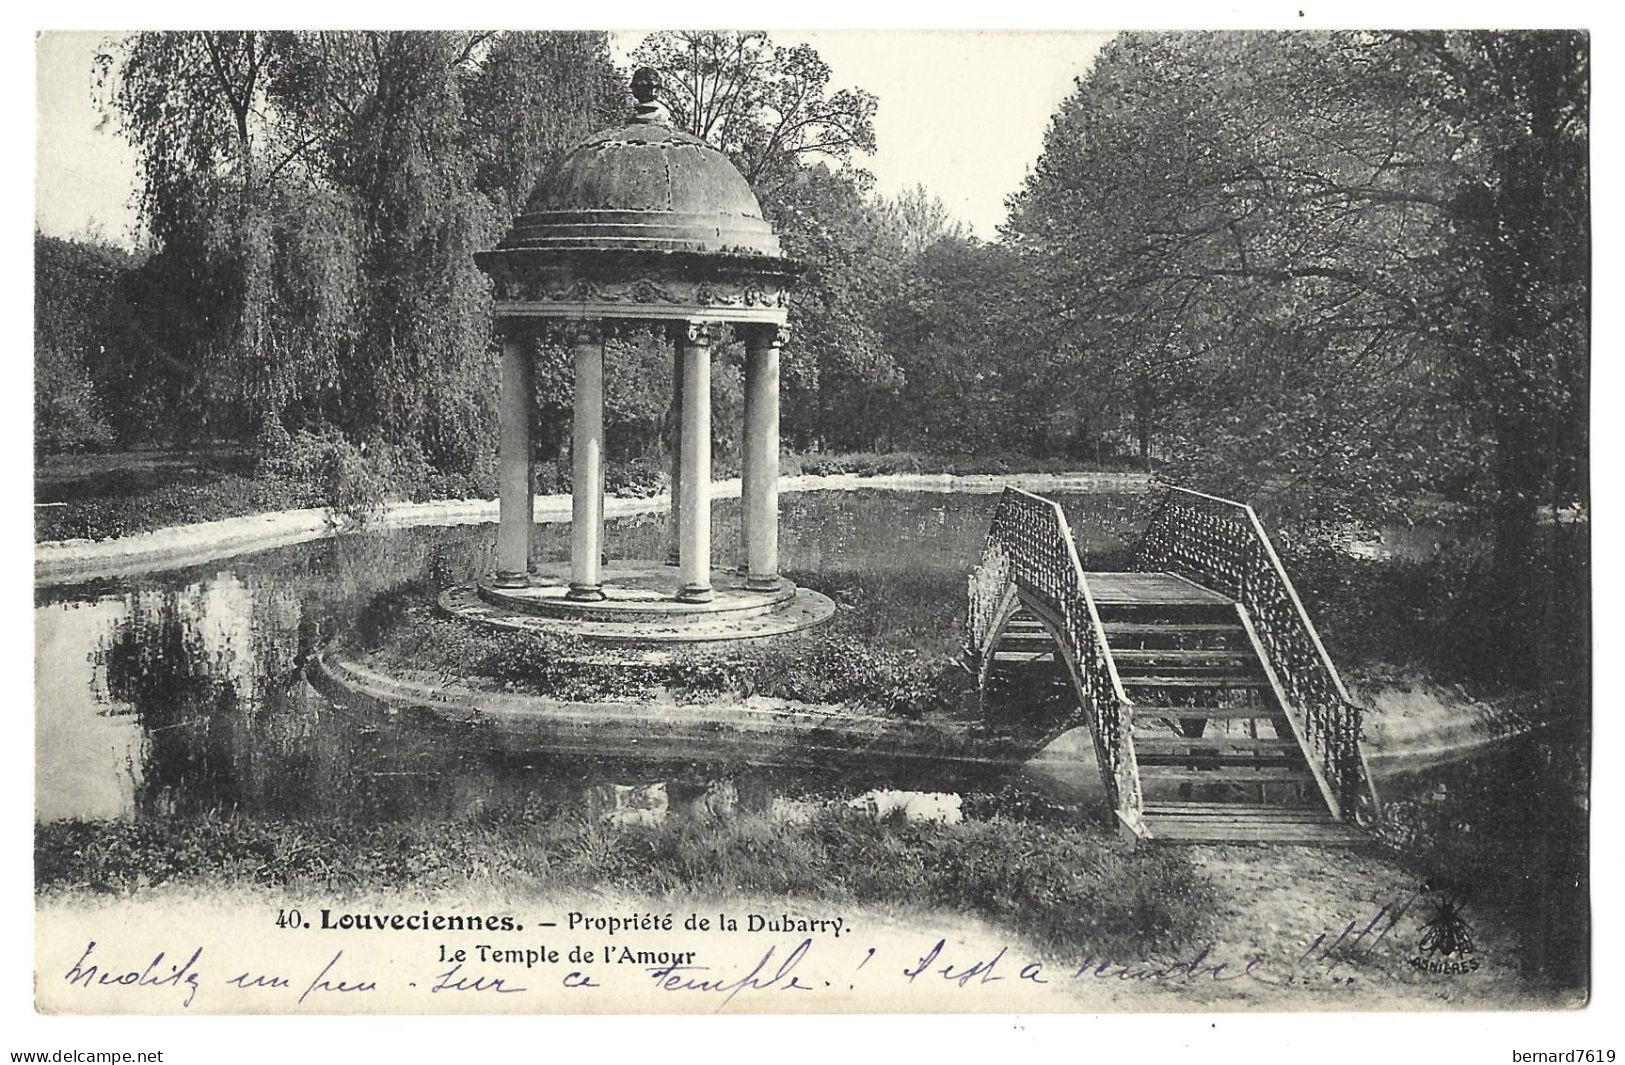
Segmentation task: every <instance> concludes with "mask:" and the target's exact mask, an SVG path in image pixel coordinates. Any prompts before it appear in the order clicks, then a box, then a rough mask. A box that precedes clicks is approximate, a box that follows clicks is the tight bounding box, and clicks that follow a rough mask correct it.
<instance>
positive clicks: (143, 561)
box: [34, 473, 1153, 584]
mask: <svg viewBox="0 0 1625 1065" xmlns="http://www.w3.org/2000/svg"><path fill="white" fill-rule="evenodd" d="M1152 483H1153V478H1152V477H1151V475H1148V474H1144V473H1010V474H948V473H940V474H917V473H902V474H881V475H877V476H860V475H857V474H826V475H810V474H803V475H799V476H795V477H785V478H783V479H782V480H781V481H780V482H779V491H780V493H781V494H782V493H785V492H830V491H860V490H864V489H878V490H883V491H893V492H944V493H964V494H968V495H989V494H993V493H997V492H999V491H1002V490H1003V488H1004V487H1005V486H1006V485H1014V486H1015V487H1017V488H1025V489H1027V490H1029V491H1046V490H1047V491H1054V492H1067V491H1108V490H1109V491H1119V492H1143V491H1148V490H1150V488H1151V486H1152ZM738 496H739V479H738V478H737V477H735V478H730V479H728V480H725V481H713V482H712V484H711V498H712V499H732V498H737V497H738ZM535 505H536V521H537V523H538V524H548V523H553V522H565V521H569V520H570V497H569V496H568V495H539V496H536V498H535ZM670 508H671V499H670V497H669V496H668V495H666V494H664V493H662V494H660V495H656V496H649V497H645V498H621V497H614V498H611V499H609V500H607V501H606V505H605V508H604V509H605V516H606V517H612V518H613V517H624V516H628V515H634V514H652V513H658V512H661V511H665V510H669V509H670ZM496 518H497V501H496V500H495V499H438V500H432V501H429V502H426V503H392V504H389V506H388V507H387V508H386V509H385V511H384V513H383V515H382V516H381V517H379V518H377V519H375V520H374V521H372V522H371V523H369V524H368V525H367V526H366V527H367V528H370V529H404V528H411V527H414V526H419V525H482V524H488V523H492V522H495V521H496ZM358 528H359V527H358V526H357V525H356V524H355V523H354V522H350V521H346V520H344V519H343V518H341V517H340V516H338V515H336V514H334V513H333V512H331V511H330V510H328V509H326V508H322V507H310V508H305V509H300V510H282V511H272V512H267V513H262V514H250V515H245V516H242V517H236V518H222V519H220V520H217V521H205V522H197V523H195V524H191V525H172V526H168V527H166V528H162V529H154V530H151V531H149V532H141V533H133V534H131V535H129V536H118V537H111V538H109V539H106V540H85V539H76V540H47V541H43V542H40V543H36V544H35V545H34V581H35V583H36V584H59V583H65V582H68V581H74V580H91V579H94V578H98V577H117V576H129V575H132V574H136V573H140V572H143V571H147V570H152V569H160V568H161V569H172V568H178V567H181V566H189V565H198V564H200V563H204V562H211V561H214V560H215V559H220V558H228V557H231V556H233V555H240V554H247V553H249V552H252V551H265V550H269V549H271V548H275V547H287V546H290V545H293V544H299V543H305V542H307V541H310V540H320V539H323V538H325V537H328V536H337V535H342V534H344V533H348V532H354V531H356V530H357V529H358Z"/></svg>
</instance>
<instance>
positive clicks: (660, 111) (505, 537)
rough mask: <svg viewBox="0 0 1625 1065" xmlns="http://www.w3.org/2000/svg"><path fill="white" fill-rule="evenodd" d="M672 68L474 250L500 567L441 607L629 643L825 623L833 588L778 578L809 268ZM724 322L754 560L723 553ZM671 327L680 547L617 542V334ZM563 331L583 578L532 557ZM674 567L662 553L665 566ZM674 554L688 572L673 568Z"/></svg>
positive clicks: (641, 79)
mask: <svg viewBox="0 0 1625 1065" xmlns="http://www.w3.org/2000/svg"><path fill="white" fill-rule="evenodd" d="M659 89H660V85H659V76H658V74H657V73H656V72H655V71H653V70H650V69H649V68H643V69H640V70H639V71H637V73H636V74H635V75H634V76H633V79H632V93H633V96H634V98H635V99H636V101H637V103H636V106H635V107H634V109H633V113H632V115H631V116H630V118H629V120H628V122H627V123H626V124H625V125H622V126H620V127H618V128H615V129H609V130H605V131H603V132H601V133H597V134H595V135H593V136H591V137H589V138H587V139H586V140H585V141H582V142H581V143H580V144H578V145H577V146H576V147H574V148H572V149H571V150H570V151H569V152H567V153H566V154H565V155H564V157H563V158H562V159H561V160H560V161H559V162H558V164H557V165H555V166H554V167H553V168H552V169H551V170H550V171H549V172H548V173H547V174H546V175H545V176H544V177H543V178H542V180H541V181H540V183H539V184H538V185H537V186H536V190H535V191H534V192H533V193H532V194H531V196H530V199H529V201H528V202H527V203H526V205H525V208H524V210H523V211H522V212H521V213H520V215H519V216H518V218H517V219H515V221H514V223H513V226H512V228H511V229H510V230H509V232H508V234H507V236H506V237H505V238H504V239H503V240H502V242H501V243H500V244H499V245H498V246H497V247H496V248H495V249H493V250H491V251H488V252H483V253H481V254H479V255H478V256H476V262H477V263H478V264H479V266H480V268H481V269H482V270H483V271H485V273H487V274H488V275H490V277H491V279H492V282H493V285H494V291H495V312H496V324H497V331H498V334H499V336H500V338H501V342H502V383H501V396H500V403H499V412H500V415H499V418H500V432H501V439H500V444H499V450H500V466H501V489H500V501H499V506H500V513H499V526H498V532H497V565H496V572H495V573H493V574H490V575H488V576H487V577H486V578H483V579H481V580H480V581H479V582H478V583H477V584H476V585H475V586H473V587H467V588H454V589H451V590H450V591H448V592H447V593H446V594H445V595H444V596H443V597H442V605H443V606H445V607H446V608H447V609H449V610H451V611H452V612H453V613H456V614H461V615H463V616H466V617H469V618H471V619H473V620H478V621H483V622H487V623H491V624H496V625H502V626H506V627H513V628H524V629H543V630H546V629H558V628H561V627H562V628H566V629H568V630H570V631H574V632H577V633H579V634H581V635H583V636H586V637H588V638H600V639H607V640H615V641H621V642H630V643H645V642H663V641H666V640H705V639H726V638H733V637H738V636H759V635H772V634H774V633H777V632H785V631H791V630H792V629H795V628H800V627H803V626H805V625H807V624H814V623H816V622H818V621H821V620H824V618H827V617H828V616H829V612H830V610H832V609H833V607H832V605H831V604H829V601H828V600H827V599H825V598H824V597H823V596H820V595H818V594H817V593H813V592H809V591H807V590H805V589H797V588H796V587H795V586H794V585H793V584H791V583H790V582H789V581H787V580H785V579H784V578H782V577H781V576H780V575H779V572H778V569H779V551H778V531H779V530H778V521H779V515H778V460H779V354H780V347H781V345H782V343H783V340H784V337H785V321H786V314H787V307H788V294H789V289H790V286H791V285H792V283H793V282H794V280H795V278H796V276H797V275H798V274H799V273H800V271H801V268H800V266H799V264H797V263H796V262H794V261H793V260H791V259H789V258H787V257H785V255H784V253H783V250H782V248H781V247H780V245H779V240H778V237H777V236H775V235H774V233H773V229H772V227H771V226H770V225H769V224H768V222H767V220H766V219H765V218H764V217H763V215H762V209H761V205H760V204H759V203H758V202H757V200H756V196H755V194H754V193H753V192H752V191H751V188H750V185H749V184H748V183H747V182H746V181H745V179H744V177H743V176H742V175H741V174H740V173H739V171H738V170H737V169H736V168H735V167H734V165H733V163H732V162H730V161H729V159H728V157H727V156H726V155H724V154H723V153H722V152H720V151H718V150H717V149H716V148H713V147H712V146H711V145H709V144H707V143H706V142H705V141H703V140H701V139H700V138H698V137H695V136H692V135H691V134H688V133H685V132H683V131H681V130H678V129H674V128H672V125H671V121H670V118H669V115H668V113H667V111H666V109H665V108H664V107H663V106H662V105H661V104H659V103H658V102H657V101H656V96H657V94H658V92H659ZM724 326H727V327H730V328H731V331H732V333H733V335H734V336H735V337H736V338H738V339H741V340H743V342H744V347H745V360H744V392H745V404H744V406H745V411H744V433H743V456H742V458H743V461H742V478H741V481H742V484H741V500H740V514H741V519H740V520H741V530H740V531H741V557H740V559H739V560H738V566H737V568H735V567H728V568H726V569H719V568H714V567H713V564H712V563H713V560H712V558H711V506H710V501H711V494H712V493H711V365H712V356H713V350H714V349H715V348H716V347H717V346H718V344H719V343H720V341H721V332H722V328H723V327H724ZM649 330H657V331H662V332H664V333H665V334H666V335H668V336H669V337H670V338H671V340H672V343H673V346H674V349H675V357H674V364H673V374H672V389H673V406H672V410H673V414H674V420H675V422H676V426H677V432H676V433H675V434H674V435H675V437H676V440H677V446H675V447H674V448H673V461H672V470H671V477H672V492H671V498H672V514H671V521H670V525H669V528H670V543H669V555H670V557H669V558H668V559H664V560H646V561H622V562H616V563H613V564H607V563H606V560H605V555H604V539H603V537H604V488H603V485H604V416H603V406H604V343H605V340H606V338H607V337H611V336H614V335H616V334H618V333H626V332H635V331H649ZM561 336H562V337H563V338H565V339H566V340H567V342H568V343H569V344H570V345H571V346H572V347H573V350H574V362H575V382H574V395H573V399H572V409H573V425H572V430H571V441H572V445H571V473H572V478H571V487H572V493H571V497H572V498H571V533H570V562H569V566H568V572H567V573H566V572H555V571H554V568H552V567H547V566H537V565H535V564H534V562H533V559H532V550H531V533H532V528H533V525H534V520H535V511H534V497H533V494H532V493H533V485H534V462H533V456H532V448H531V425H530V412H531V407H532V403H531V396H532V393H533V389H534V384H533V368H532V358H533V353H534V351H535V348H536V345H537V343H538V341H539V340H540V339H541V338H543V337H550V338H553V339H555V340H556V339H558V338H560V337H561ZM662 563H664V564H662ZM673 565H674V566H675V570H673V568H672V567H673Z"/></svg>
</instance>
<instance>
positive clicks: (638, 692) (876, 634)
mask: <svg viewBox="0 0 1625 1065" xmlns="http://www.w3.org/2000/svg"><path fill="white" fill-rule="evenodd" d="M787 576H789V577H790V578H791V579H792V580H794V581H796V582H797V583H798V584H801V585H804V586H806V587H809V588H813V589H816V590H818V591H820V592H823V593H824V594H826V595H828V596H830V597H831V598H832V599H834V600H835V602H836V604H837V610H836V613H835V616H834V617H833V618H832V619H831V620H830V621H829V622H828V623H826V624H824V625H820V626H816V627H814V628H811V629H806V630H803V631H801V632H797V633H791V634H789V635H787V636H780V637H775V638H774V639H772V640H766V641H742V642H734V643H724V644H718V645H712V646H708V647H681V646H679V647H677V648H676V649H674V650H672V651H670V652H668V653H667V654H664V655H662V656H661V657H659V658H658V659H655V660H653V661H647V662H640V661H636V660H630V661H629V660H628V659H627V657H626V656H624V655H623V656H614V655H605V654H604V653H603V652H601V651H594V649H593V647H592V645H590V644H587V643H586V642H584V641H582V640H580V639H577V638H574V637H571V636H568V635H558V636H551V635H549V636H540V635H533V634H529V633H521V632H500V631H493V630H491V629H486V628H483V627H475V626H470V625H468V624H467V623H463V622H459V621H455V620H450V619H446V618H442V617H439V616H437V615H436V614H435V613H434V610H433V602H434V599H433V597H434V595H435V594H436V593H437V592H438V589H437V588H432V587H428V586H416V587H412V588H409V589H404V590H401V591H398V592H393V593H389V594H385V595H381V596H379V597H377V598H376V599H375V600H374V601H373V603H372V604H371V605H370V607H369V608H368V609H367V610H366V611H365V612H364V614H363V616H362V617H361V618H360V619H359V621H358V624H357V626H356V628H355V630H354V634H355V638H356V642H357V644H358V645H359V646H360V647H361V648H362V649H364V651H365V653H366V655H367V658H368V659H369V660H370V661H371V662H372V663H373V664H375V665H377V666H379V667H380V668H382V669H384V670H385V671H386V672H393V673H396V674H402V675H407V676H417V677H428V678H432V679H436V680H444V681H457V682H460V683H464V684H467V685H470V686H473V687H476V688H486V689H489V690H500V691H515V692H524V693H527V694H536V695H545V696H549V697H552V698H556V699H564V700H572V701H591V700H627V699H631V700H637V699H651V698H668V697H670V696H671V695H673V694H676V695H678V696H679V697H681V698H685V699H710V698H716V697H719V696H735V697H738V698H742V699H744V698H750V697H751V696H757V695H759V696H764V697H767V698H771V699H786V700H790V701H794V702H800V703H814V704H835V703H839V704H845V705H849V706H851V707H853V708H855V709H860V710H864V711H872V712H879V713H884V714H889V715H894V716H898V717H903V718H907V719H910V720H920V719H924V718H930V717H936V716H943V715H946V716H949V717H953V718H956V719H965V718H969V717H972V716H974V715H976V714H977V698H976V691H975V683H974V680H973V678H971V677H970V676H969V674H967V673H966V671H965V670H964V669H963V668H962V667H961V666H960V665H959V663H958V662H957V661H956V658H955V656H956V655H957V654H958V650H959V648H958V637H957V633H958V625H957V617H958V612H959V611H960V610H961V609H962V607H961V604H960V603H959V602H958V600H957V598H955V597H954V596H952V595H947V594H944V589H943V588H942V586H941V584H940V582H938V581H936V580H934V579H932V578H931V577H930V576H929V575H923V574H922V575H912V574H907V573H877V574H870V575H861V574H856V573H837V574H814V573H796V572H792V573H789V574H787Z"/></svg>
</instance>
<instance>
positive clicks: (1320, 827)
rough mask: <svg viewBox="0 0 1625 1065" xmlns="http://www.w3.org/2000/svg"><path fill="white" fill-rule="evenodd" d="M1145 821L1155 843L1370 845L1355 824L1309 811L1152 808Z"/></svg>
mask: <svg viewBox="0 0 1625 1065" xmlns="http://www.w3.org/2000/svg"><path fill="white" fill-rule="evenodd" d="M1142 816H1143V817H1144V819H1145V826H1146V829H1147V830H1148V831H1149V832H1150V834H1151V840H1152V841H1153V842H1162V843H1265V844H1301V845H1305V846H1318V847H1358V846H1361V845H1363V844H1365V843H1367V842H1369V841H1368V840H1367V839H1366V837H1365V835H1364V834H1363V833H1362V832H1360V831H1359V830H1358V829H1356V828H1355V827H1354V826H1352V825H1347V824H1343V823H1341V822H1339V821H1335V820H1333V819H1332V817H1331V815H1330V814H1328V813H1327V812H1326V811H1325V810H1321V809H1313V808H1309V807H1282V806H1254V805H1244V804H1241V803H1228V802H1225V803H1217V802H1170V803H1147V804H1146V805H1145V808H1144V810H1143V811H1142Z"/></svg>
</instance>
